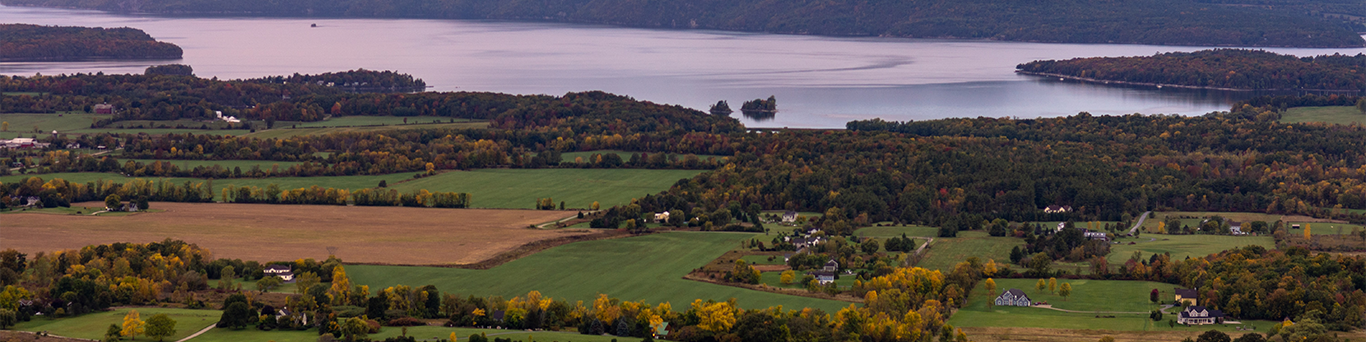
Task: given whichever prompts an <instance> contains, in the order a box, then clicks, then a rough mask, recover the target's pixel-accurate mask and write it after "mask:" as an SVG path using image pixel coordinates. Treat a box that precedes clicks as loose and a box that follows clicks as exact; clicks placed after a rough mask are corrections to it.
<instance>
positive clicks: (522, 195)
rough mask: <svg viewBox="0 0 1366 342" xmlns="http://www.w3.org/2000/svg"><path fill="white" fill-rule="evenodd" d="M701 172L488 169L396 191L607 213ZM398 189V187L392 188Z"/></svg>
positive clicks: (482, 203) (489, 204)
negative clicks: (548, 202)
mask: <svg viewBox="0 0 1366 342" xmlns="http://www.w3.org/2000/svg"><path fill="white" fill-rule="evenodd" d="M702 172H703V171H700V170H642V169H482V170H474V171H452V172H446V173H442V174H439V175H436V176H432V177H427V178H422V179H418V180H413V181H411V182H406V183H403V184H399V185H397V186H394V188H395V189H399V190H400V191H404V192H408V191H412V190H415V189H427V190H428V191H454V192H466V193H469V194H470V195H472V197H473V206H474V207H476V208H524V209H530V208H534V207H535V204H536V199H537V198H545V197H550V198H552V199H554V201H555V202H556V203H559V202H560V201H564V202H565V208H588V207H589V206H591V205H592V204H593V202H594V201H597V202H599V205H600V207H601V208H602V209H607V208H608V207H611V206H613V205H619V204H628V203H630V202H631V199H632V198H640V197H645V195H646V194H656V193H659V192H660V191H664V190H667V189H668V188H669V186H672V185H673V184H674V183H676V182H678V180H679V179H684V178H692V177H693V176H696V175H697V174H699V173H702ZM389 183H390V184H393V181H390V182H389Z"/></svg>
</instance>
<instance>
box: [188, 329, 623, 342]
mask: <svg viewBox="0 0 1366 342" xmlns="http://www.w3.org/2000/svg"><path fill="white" fill-rule="evenodd" d="M403 331H404V329H403V328H402V327H384V328H381V329H380V331H379V333H375V334H370V335H369V337H370V338H371V339H376V340H383V339H385V338H388V337H394V336H399V335H400V334H402V333H403ZM407 331H408V336H413V337H416V338H418V340H419V341H421V340H422V339H423V338H432V337H437V338H442V339H445V338H449V337H450V334H451V333H452V332H454V333H455V335H456V336H458V337H459V339H460V340H461V341H464V340H465V338H467V337H469V336H470V335H473V334H478V333H483V334H485V335H486V336H488V337H489V339H493V338H496V337H502V338H511V339H513V340H521V341H565V342H572V341H580V342H609V341H611V340H613V339H617V338H619V337H615V336H600V335H580V334H579V333H576V332H548V331H537V332H529V331H521V330H500V329H474V328H446V327H440V326H416V327H408V329H407ZM317 340H318V331H317V330H313V329H310V330H305V331H297V330H276V331H260V330H256V329H244V330H231V329H213V330H209V332H206V333H204V334H203V335H199V337H195V338H194V339H193V340H191V341H194V342H237V341H276V342H314V341H317ZM623 340H629V339H623Z"/></svg>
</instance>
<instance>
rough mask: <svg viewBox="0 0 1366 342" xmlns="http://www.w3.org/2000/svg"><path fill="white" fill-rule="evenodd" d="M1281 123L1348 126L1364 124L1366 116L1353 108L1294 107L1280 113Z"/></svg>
mask: <svg viewBox="0 0 1366 342" xmlns="http://www.w3.org/2000/svg"><path fill="white" fill-rule="evenodd" d="M1280 121H1281V122H1284V123H1303V122H1323V123H1330V124H1339V125H1349V124H1353V123H1357V124H1363V123H1366V114H1364V113H1362V112H1361V110H1359V109H1357V107H1355V106H1323V107H1294V108H1289V109H1286V111H1285V112H1284V113H1281V120H1280Z"/></svg>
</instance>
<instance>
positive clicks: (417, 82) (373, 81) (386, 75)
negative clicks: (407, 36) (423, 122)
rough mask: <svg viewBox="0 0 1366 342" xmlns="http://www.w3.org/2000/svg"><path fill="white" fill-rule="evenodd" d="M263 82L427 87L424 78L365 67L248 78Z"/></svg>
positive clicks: (357, 88) (355, 88)
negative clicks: (340, 70) (341, 70)
mask: <svg viewBox="0 0 1366 342" xmlns="http://www.w3.org/2000/svg"><path fill="white" fill-rule="evenodd" d="M248 81H250V82H262V83H281V84H283V83H289V82H295V83H313V84H315V85H325V86H328V87H341V88H342V89H343V90H346V91H352V92H381V93H383V92H405V93H406V92H417V91H423V90H424V89H427V83H426V82H423V81H422V79H420V78H416V77H413V76H412V75H408V74H401V73H397V72H393V71H388V70H385V71H370V70H365V69H359V70H351V71H344V72H325V73H321V74H317V75H301V74H299V73H294V74H293V75H289V76H270V77H262V78H257V79H251V80H248Z"/></svg>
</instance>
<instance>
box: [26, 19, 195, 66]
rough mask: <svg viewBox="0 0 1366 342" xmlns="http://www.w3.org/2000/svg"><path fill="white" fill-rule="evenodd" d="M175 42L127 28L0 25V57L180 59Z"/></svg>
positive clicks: (31, 58)
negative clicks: (160, 39)
mask: <svg viewBox="0 0 1366 342" xmlns="http://www.w3.org/2000/svg"><path fill="white" fill-rule="evenodd" d="M181 54H182V51H181V50H180V47H179V46H176V45H175V44H171V43H166V42H158V41H156V39H153V38H152V36H150V35H147V33H146V32H142V30H139V29H135V28H128V27H120V28H110V29H106V28H99V27H96V28H88V27H77V26H41V25H29V24H0V60H2V61H12V62H13V61H67V60H83V59H180V55H181Z"/></svg>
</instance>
